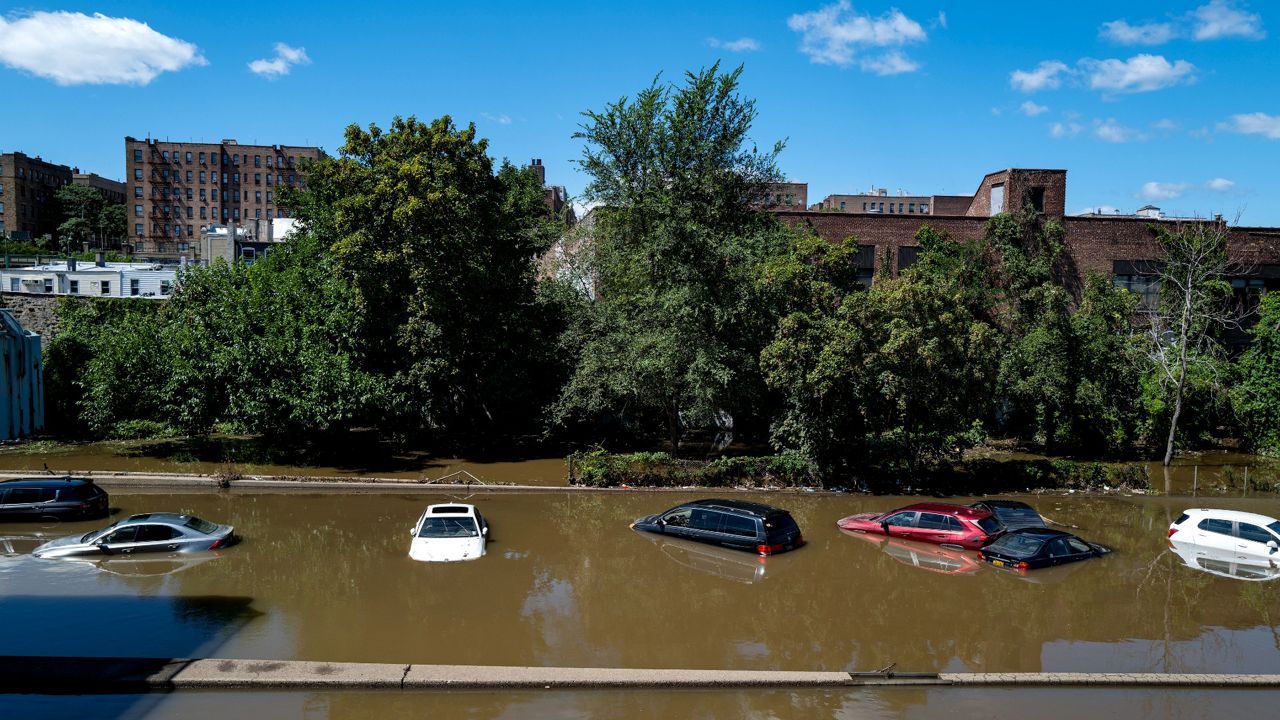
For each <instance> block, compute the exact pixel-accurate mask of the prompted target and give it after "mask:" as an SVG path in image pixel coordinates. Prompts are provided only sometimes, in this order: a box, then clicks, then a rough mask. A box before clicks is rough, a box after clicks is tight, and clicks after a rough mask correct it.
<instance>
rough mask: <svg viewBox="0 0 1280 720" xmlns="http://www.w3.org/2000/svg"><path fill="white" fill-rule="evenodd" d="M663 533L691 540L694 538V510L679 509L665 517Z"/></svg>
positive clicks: (662, 518) (687, 508)
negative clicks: (691, 524)
mask: <svg viewBox="0 0 1280 720" xmlns="http://www.w3.org/2000/svg"><path fill="white" fill-rule="evenodd" d="M660 519H661V520H662V532H663V533H664V534H666V535H675V536H676V537H684V538H691V537H693V528H692V527H690V523H691V522H692V520H693V508H690V507H678V508H676V509H674V510H671V511H670V512H668V513H666V514H665V515H663V516H662V517H661V518H660Z"/></svg>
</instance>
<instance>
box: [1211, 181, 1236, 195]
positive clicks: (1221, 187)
mask: <svg viewBox="0 0 1280 720" xmlns="http://www.w3.org/2000/svg"><path fill="white" fill-rule="evenodd" d="M1204 186H1205V187H1207V188H1209V189H1210V190H1213V191H1214V192H1226V191H1228V190H1230V189H1231V188H1233V187H1235V186H1236V184H1235V181H1233V180H1228V179H1226V178H1214V179H1212V180H1210V181H1209V182H1207V183H1205V184H1204Z"/></svg>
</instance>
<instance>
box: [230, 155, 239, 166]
mask: <svg viewBox="0 0 1280 720" xmlns="http://www.w3.org/2000/svg"><path fill="white" fill-rule="evenodd" d="M231 164H232V165H239V164H240V156H239V155H236V154H234V153H232V155H231Z"/></svg>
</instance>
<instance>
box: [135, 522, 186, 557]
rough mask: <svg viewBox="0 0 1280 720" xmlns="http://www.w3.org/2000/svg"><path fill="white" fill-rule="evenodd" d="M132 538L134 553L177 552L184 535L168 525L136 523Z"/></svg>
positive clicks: (184, 537) (182, 543)
mask: <svg viewBox="0 0 1280 720" xmlns="http://www.w3.org/2000/svg"><path fill="white" fill-rule="evenodd" d="M137 528H138V534H137V536H136V537H135V538H134V542H133V550H132V552H134V553H156V552H177V551H178V550H181V549H183V545H184V544H185V543H184V542H183V541H184V540H186V536H184V535H183V534H182V532H181V531H179V530H178V529H177V528H175V527H170V526H169V525H138V526H137Z"/></svg>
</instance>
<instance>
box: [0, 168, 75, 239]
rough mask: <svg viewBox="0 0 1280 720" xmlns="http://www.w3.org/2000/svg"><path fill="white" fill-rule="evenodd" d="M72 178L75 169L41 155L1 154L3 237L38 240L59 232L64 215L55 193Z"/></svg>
mask: <svg viewBox="0 0 1280 720" xmlns="http://www.w3.org/2000/svg"><path fill="white" fill-rule="evenodd" d="M71 179H72V172H71V168H69V167H67V166H66V165H58V164H56V163H51V162H46V161H45V160H42V159H41V158H40V156H39V155H37V156H35V157H28V156H27V155H24V154H23V153H20V152H11V153H3V154H0V238H11V239H13V240H34V239H35V238H38V237H40V236H41V235H54V234H56V233H57V231H58V225H60V224H61V223H62V215H61V213H60V212H59V209H58V199H57V197H56V196H55V195H56V193H57V192H58V188H60V187H62V186H63V185H69V184H70V183H71Z"/></svg>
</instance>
